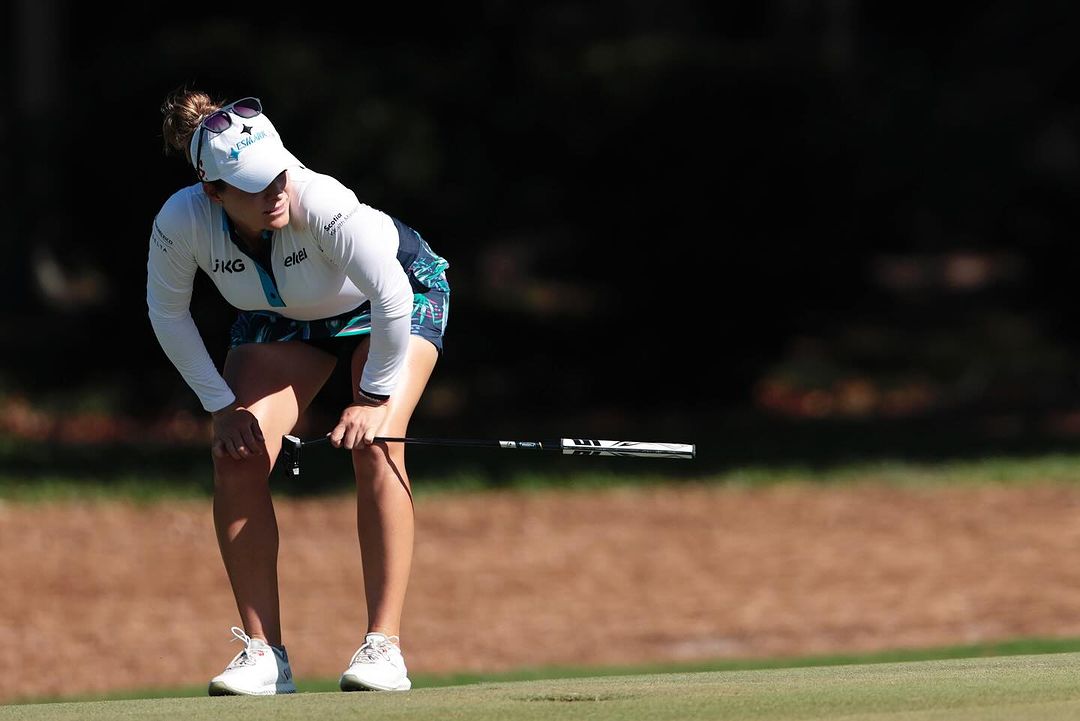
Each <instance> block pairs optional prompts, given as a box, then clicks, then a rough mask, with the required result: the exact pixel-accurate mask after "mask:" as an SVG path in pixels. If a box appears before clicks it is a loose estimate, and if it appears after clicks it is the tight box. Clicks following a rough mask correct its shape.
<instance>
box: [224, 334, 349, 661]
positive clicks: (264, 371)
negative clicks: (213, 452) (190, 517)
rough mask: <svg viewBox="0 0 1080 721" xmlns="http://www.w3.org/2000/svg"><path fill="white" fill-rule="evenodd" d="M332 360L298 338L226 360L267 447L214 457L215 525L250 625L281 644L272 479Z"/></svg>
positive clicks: (249, 348) (252, 631) (252, 632)
mask: <svg viewBox="0 0 1080 721" xmlns="http://www.w3.org/2000/svg"><path fill="white" fill-rule="evenodd" d="M334 362H335V361H334V358H333V356H331V355H329V354H327V353H324V352H322V351H320V350H318V349H316V348H312V347H310V346H307V345H304V344H303V343H299V342H277V343H249V344H245V345H242V346H238V347H237V348H234V349H233V350H231V351H230V352H229V355H228V357H227V358H226V361H225V369H224V373H223V375H224V376H225V380H226V381H227V382H228V383H229V387H230V388H232V390H233V392H234V393H235V394H236V398H237V401H238V402H239V404H240V405H242V406H244V407H245V408H247V409H248V410H249V411H251V413H252V414H254V416H255V417H256V418H257V419H258V421H259V426H260V428H261V429H262V433H263V437H264V438H265V439H266V451H267V453H266V455H261V456H253V457H250V458H246V459H244V460H239V461H238V460H235V459H233V458H231V457H225V458H214V527H215V529H216V531H217V538H218V547H219V548H220V549H221V558H222V560H223V561H224V562H225V570H226V572H227V573H228V575H229V582H230V584H231V585H232V590H233V596H234V597H235V599H236V608H237V610H238V611H239V612H240V620H241V624H242V625H243V627H244V630H245V631H246V632H247V634H248V635H249V636H251V637H252V638H261V639H263V640H264V641H266V642H267V643H269V644H272V645H275V646H278V645H281V617H280V607H279V603H278V579H277V554H278V528H277V518H276V517H275V516H274V506H273V503H272V501H271V497H270V485H269V482H268V478H269V475H270V470H271V469H272V468H273V467H274V461H275V460H276V459H277V456H278V453H279V452H280V451H281V437H282V436H283V435H284V434H286V433H289V432H290V431H291V430H292V429H293V426H295V425H296V421H297V419H298V418H299V417H300V414H301V413H303V411H304V410H305V409H306V408H307V407H308V405H309V404H310V403H311V401H312V399H313V398H314V397H315V394H316V393H318V391H319V389H320V388H322V386H323V384H324V383H326V380H327V378H329V376H330V373H331V372H332V371H333V369H334Z"/></svg>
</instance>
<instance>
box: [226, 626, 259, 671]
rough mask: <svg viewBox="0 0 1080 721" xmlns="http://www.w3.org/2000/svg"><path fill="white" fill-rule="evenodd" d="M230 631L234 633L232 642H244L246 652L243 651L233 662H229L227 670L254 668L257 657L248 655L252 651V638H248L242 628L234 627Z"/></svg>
mask: <svg viewBox="0 0 1080 721" xmlns="http://www.w3.org/2000/svg"><path fill="white" fill-rule="evenodd" d="M230 630H231V631H232V633H233V638H232V639H231V640H232V641H243V643H244V650H243V651H241V652H240V653H238V654H236V656H235V657H234V658H233V660H232V661H231V662H229V665H228V666H227V667H226V668H238V667H240V666H254V665H255V657H254V656H252V655H250V654H249V653H248V651H250V650H251V641H252V638H251V636H248V635H247V634H246V633H244V629H242V628H240V627H239V626H233V627H232V629H230Z"/></svg>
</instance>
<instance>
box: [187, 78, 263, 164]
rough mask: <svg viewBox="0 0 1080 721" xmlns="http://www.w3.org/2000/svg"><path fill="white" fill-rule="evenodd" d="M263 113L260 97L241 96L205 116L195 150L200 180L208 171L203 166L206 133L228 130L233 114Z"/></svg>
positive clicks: (241, 116)
mask: <svg viewBox="0 0 1080 721" xmlns="http://www.w3.org/2000/svg"><path fill="white" fill-rule="evenodd" d="M261 114H262V103H261V102H260V101H259V99H258V98H240V99H239V100H237V101H235V102H232V103H229V104H228V105H226V106H225V107H223V108H221V109H219V110H215V111H214V112H212V113H210V114H209V115H207V116H206V117H205V118H203V121H202V122H201V123H199V145H198V150H197V151H196V152H195V172H196V173H197V174H198V176H199V180H203V179H204V178H205V177H206V171H204V170H203V168H202V148H203V141H204V140H205V139H206V134H207V133H208V132H210V133H220V132H223V131H225V130H227V129H228V128H229V126H230V125H232V117H231V116H232V115H235V116H236V117H238V118H254V117H256V116H258V115H261Z"/></svg>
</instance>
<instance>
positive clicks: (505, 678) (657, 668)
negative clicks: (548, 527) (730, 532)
mask: <svg viewBox="0 0 1080 721" xmlns="http://www.w3.org/2000/svg"><path fill="white" fill-rule="evenodd" d="M1062 653H1080V638H1026V639H1014V640H1011V641H1002V642H998V643H983V644H968V645H962V646H941V647H934V648H908V649H893V650H888V651H879V652H874V653H850V654H832V655H827V656H795V657H774V658H749V659H738V658H735V659H717V660H713V661H693V662H686V663H662V664H661V663H657V664H646V665H637V666H618V667H606V666H587V667H567V666H547V667H540V668H520V669H515V670H513V671H506V672H502V673H454V674H423V673H421V674H417V673H412V674H410V677H411V679H412V682H413V688H414V689H423V688H442V687H446V686H462V685H468V684H491V683H512V682H517V681H545V680H559V679H572V678H593V677H597V676H644V675H650V674H667V673H706V672H717V671H723V672H728V671H755V670H767V669H784V668H814V667H822V666H851V665H867V664H878V663H901V662H913V661H940V660H949V659H970V658H993V657H1001V656H1031V655H1037V654H1062ZM296 683H297V687H298V688H299V690H300V691H301V692H303V693H321V692H328V691H329V692H333V691H337V688H338V686H337V679H336V678H333V679H329V678H328V679H303V678H301V679H297V681H296ZM205 695H206V686H205V685H199V686H190V687H181V688H170V689H142V690H131V691H122V692H114V693H108V694H91V695H76V696H67V697H62V698H59V697H57V698H40V699H23V700H21V701H18V702H19V703H65V702H74V701H118V700H131V699H142V698H182V697H201V696H205Z"/></svg>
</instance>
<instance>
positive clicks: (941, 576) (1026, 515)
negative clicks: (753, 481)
mask: <svg viewBox="0 0 1080 721" xmlns="http://www.w3.org/2000/svg"><path fill="white" fill-rule="evenodd" d="M277 510H278V521H279V525H280V528H281V536H282V540H281V552H280V577H281V589H282V592H281V593H282V608H283V622H284V627H285V642H286V645H287V646H288V648H289V652H290V656H291V658H292V660H293V665H294V670H295V672H296V674H297V676H298V677H299V678H300V679H301V680H303V679H304V678H305V677H308V678H316V677H336V676H337V675H338V674H339V673H340V672H341V671H342V669H343V667H344V664H345V663H346V661H347V660H348V658H349V656H350V655H351V653H352V652H353V651H354V650H355V647H356V646H357V645H358V644H359V642H360V639H361V636H362V632H363V630H364V624H365V617H364V604H363V601H362V598H363V597H362V593H363V590H362V581H361V576H360V564H359V551H358V546H357V543H356V540H355V516H354V509H353V507H352V502H351V500H350V499H348V498H333V499H319V500H302V501H298V500H289V501H286V500H279V501H278V503H277ZM417 518H418V538H417V548H416V556H415V564H414V571H413V581H412V585H411V586H410V591H409V597H408V601H407V605H406V618H405V623H404V628H403V632H402V638H403V647H404V650H405V654H406V660H407V661H408V663H409V666H410V668H411V670H412V671H414V672H420V673H440V672H452V671H497V670H506V669H511V668H515V667H523V666H529V667H537V666H545V665H574V666H582V665H592V664H604V665H609V664H610V665H621V664H637V663H642V662H666V661H670V662H676V661H692V660H695V659H715V658H725V657H739V658H748V657H760V656H772V655H785V656H789V655H799V654H820V653H831V652H846V651H869V650H878V649H891V648H897V647H922V646H935V645H939V644H963V643H973V642H985V641H994V640H1004V639H1009V638H1014V637H1019V636H1027V637H1030V636H1048V637H1051V636H1055V637H1064V636H1080V563H1077V561H1076V555H1077V554H1076V552H1077V549H1078V548H1080V487H1077V488H1072V487H1067V486H1049V485H1048V486H1038V485H1035V486H1026V487H1003V486H999V487H951V488H941V487H935V488H930V487H926V488H920V487H909V488H895V487H884V486H875V485H865V486H862V485H850V486H822V487H813V486H801V485H790V486H776V487H770V488H759V489H746V488H723V487H691V486H686V487H680V488H678V489H663V490H660V489H640V488H639V489H617V490H608V491H596V492H593V491H590V492H578V493H561V494H560V493H556V492H540V493H521V492H506V493H493V494H487V495H441V496H428V497H421V498H420V499H419V500H418V503H417ZM0 549H2V553H0V609H2V611H0V701H11V700H13V699H16V698H25V697H34V696H41V695H57V694H82V693H96V692H105V691H110V690H118V689H127V688H145V687H167V686H179V685H190V684H195V685H198V684H203V683H206V681H207V680H208V679H209V678H210V676H212V675H214V674H216V673H217V672H219V671H220V670H221V669H222V668H223V667H224V665H225V663H227V662H228V660H229V659H230V658H231V657H232V656H233V654H235V653H236V652H237V651H238V650H239V644H238V643H230V639H231V634H230V633H229V627H230V626H231V625H233V624H234V623H236V621H237V614H236V609H235V607H234V605H233V601H232V596H231V594H230V592H229V586H228V582H227V580H226V576H225V573H224V570H223V568H222V564H221V560H220V557H219V555H218V552H217V547H216V545H215V541H214V535H213V530H212V525H211V516H210V506H209V503H208V502H184V503H177V502H170V503H168V504H159V505H144V506H137V505H130V504H120V503H115V502H113V503H87V504H60V505H21V504H12V503H8V504H4V505H0Z"/></svg>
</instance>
